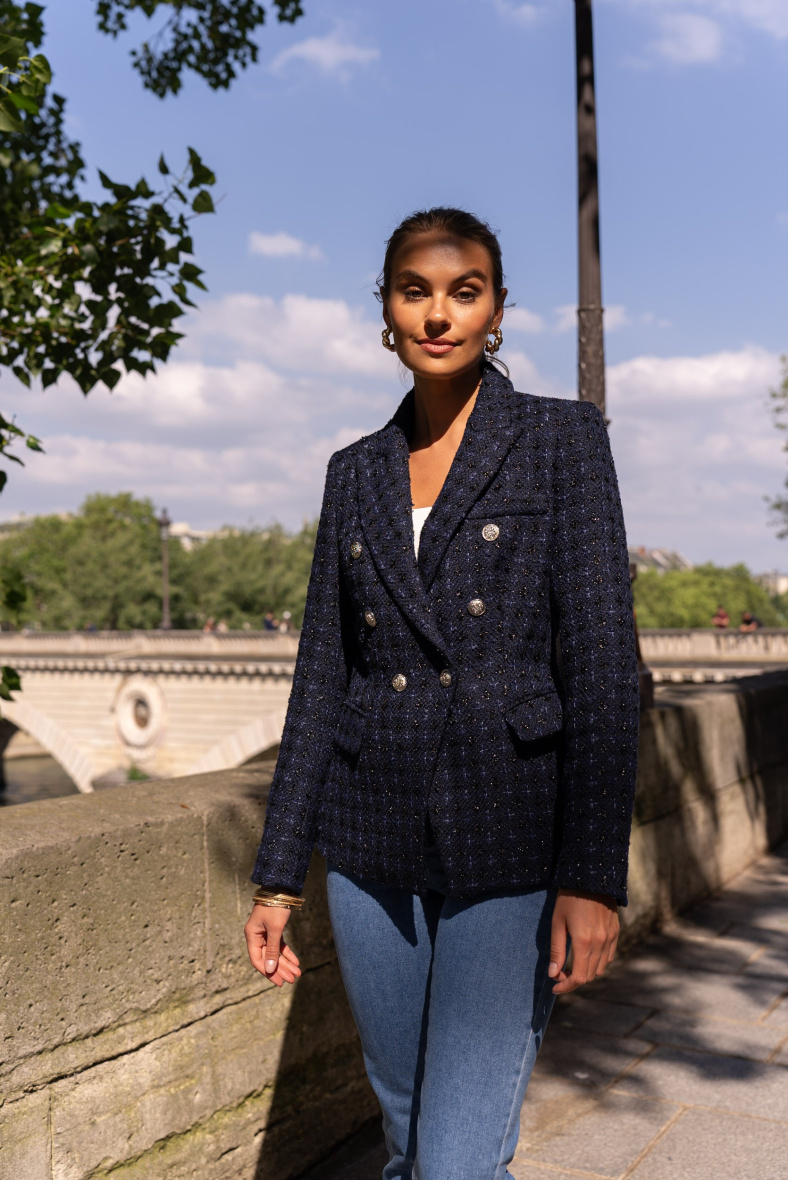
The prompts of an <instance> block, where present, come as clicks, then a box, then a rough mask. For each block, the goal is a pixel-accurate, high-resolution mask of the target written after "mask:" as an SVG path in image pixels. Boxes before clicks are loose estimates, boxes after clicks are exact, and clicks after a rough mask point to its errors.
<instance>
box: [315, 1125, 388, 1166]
mask: <svg viewBox="0 0 788 1180" xmlns="http://www.w3.org/2000/svg"><path fill="white" fill-rule="evenodd" d="M388 1158H389V1153H388V1152H387V1150H386V1144H385V1141H384V1139H383V1128H382V1126H381V1123H380V1119H379V1118H377V1119H375V1120H374V1122H371V1123H370V1124H369V1125H368V1126H366V1127H364V1129H363V1130H362V1131H360V1132H359V1133H358V1135H354V1136H353V1139H352V1140H351V1141H350V1143H345V1144H343V1145H342V1146H341V1147H340V1148H338V1149H337V1150H336V1151H332V1153H331V1155H330V1156H329V1157H328V1159H326V1160H323V1162H322V1163H320V1164H318V1166H317V1167H316V1168H311V1169H310V1170H309V1171H308V1172H307V1173H305V1174H304V1175H303V1176H302V1177H301V1180H372V1177H374V1176H379V1175H380V1174H381V1172H382V1171H383V1169H384V1168H385V1166H386V1164H387V1163H388Z"/></svg>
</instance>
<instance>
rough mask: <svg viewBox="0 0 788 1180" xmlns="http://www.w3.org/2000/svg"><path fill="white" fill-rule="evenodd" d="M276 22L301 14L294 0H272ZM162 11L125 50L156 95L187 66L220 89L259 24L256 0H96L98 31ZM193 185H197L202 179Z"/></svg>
mask: <svg viewBox="0 0 788 1180" xmlns="http://www.w3.org/2000/svg"><path fill="white" fill-rule="evenodd" d="M274 8H275V9H276V12H277V18H278V20H279V21H284V22H286V23H288V24H293V23H294V22H295V21H296V20H298V18H299V17H301V16H303V15H304V11H303V8H302V7H301V4H300V3H299V2H298V0H274ZM159 12H162V13H165V14H167V15H166V16H165V20H164V23H163V24H162V25H161V26H160V27H159V28H158V29H157V30H156V31H155V33H154V35H153V37H152V38H151V40H150V41H144V42H143V44H142V45H141V46H140V48H139V49H134V50H132V52H131V59H132V62H133V63H134V68H135V69H136V70H137V71H138V72H139V74H140V75H141V77H142V81H143V84H144V85H145V86H146V87H147V89H148V90H152V91H153V93H154V94H157V95H158V96H159V98H164V97H165V95H167V94H177V93H178V91H179V90H180V88H181V85H182V74H183V72H184V71H185V70H193V71H194V72H195V73H196V74H198V75H199V77H201V78H203V79H204V80H205V81H206V82H207V83H208V85H209V86H210V87H211V89H212V90H219V89H223V90H226V89H227V87H228V86H229V85H230V83H231V82H232V80H233V79H234V78H235V77H236V76H237V72H238V70H244V69H246V67H247V66H248V65H249V64H250V63H251V62H256V61H257V52H258V46H257V44H256V42H255V41H253V40H252V34H253V33H254V32H255V30H256V29H257V28H259V27H260V26H261V25H262V24H263V23H264V22H265V9H264V8H263V7H262V5H261V4H259V3H257V0H98V3H97V4H96V15H97V16H98V24H99V29H100V30H101V31H102V32H103V33H108V34H109V35H110V36H111V37H117V36H118V34H119V33H122V32H125V31H126V29H127V27H128V24H127V18H128V16H129V14H131V13H142V14H143V15H144V16H146V17H148V18H152V17H153V16H154V15H155V14H157V13H159ZM198 183H203V182H202V181H200V182H198Z"/></svg>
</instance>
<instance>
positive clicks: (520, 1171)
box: [365, 1156, 597, 1180]
mask: <svg viewBox="0 0 788 1180" xmlns="http://www.w3.org/2000/svg"><path fill="white" fill-rule="evenodd" d="M509 1171H510V1172H511V1174H512V1176H514V1180H578V1177H580V1180H584V1178H585V1177H587V1178H588V1180H597V1177H596V1176H594V1173H593V1172H556V1171H555V1170H554V1169H553V1168H549V1169H548V1168H543V1167H541V1165H539V1164H528V1163H520V1162H519V1161H518V1160H517V1157H516V1156H515V1158H514V1159H513V1160H512V1162H511V1164H510V1166H509ZM365 1180H366V1178H365Z"/></svg>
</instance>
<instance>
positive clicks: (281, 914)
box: [245, 209, 638, 1180]
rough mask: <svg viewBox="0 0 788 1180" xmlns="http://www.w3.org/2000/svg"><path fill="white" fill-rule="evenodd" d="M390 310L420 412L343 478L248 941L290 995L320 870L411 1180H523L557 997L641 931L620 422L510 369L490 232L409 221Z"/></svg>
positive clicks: (430, 218)
mask: <svg viewBox="0 0 788 1180" xmlns="http://www.w3.org/2000/svg"><path fill="white" fill-rule="evenodd" d="M380 296H381V299H382V304H383V318H384V321H385V325H386V326H385V329H384V331H383V344H384V346H385V347H386V348H389V349H391V350H392V351H396V352H397V354H398V356H399V358H400V360H401V361H402V363H403V364H404V365H405V366H406V368H408V369H410V370H411V372H412V373H413V379H414V387H413V389H412V390H411V392H410V393H408V394H407V396H406V397H405V399H404V401H403V402H402V404H401V405H400V407H399V409H398V410H397V412H396V414H395V415H394V417H393V419H392V420H391V422H389V423H388V425H386V426H385V427H384V428H383V429H382V430H380V431H378V432H377V433H375V434H372V435H369V436H368V437H366V438H363V439H361V440H360V441H359V442H357V443H354V444H353V445H352V446H350V447H347V448H346V449H345V450H343V451H340V452H338V453H337V454H336V455H334V456H333V458H332V459H331V461H330V463H329V468H328V476H327V480H326V491H325V498H324V501H323V508H322V513H321V517H320V526H319V529H318V536H317V543H316V547H315V556H314V563H313V566H312V576H311V580H310V586H309V594H308V598H307V605H306V613H305V617H304V626H303V631H302V636H301V644H300V649H299V655H298V661H297V663H296V670H295V677H294V680H293V689H292V694H291V697H290V705H289V709H288V714H287V722H286V725H285V731H284V736H283V738H282V746H281V751H280V754H279V761H278V763H277V768H276V774H275V776H274V780H273V784H272V787H271V793H270V800H269V805H268V813H267V817H266V823H265V831H264V834H263V839H262V843H261V846H260V852H259V855H258V858H257V863H256V865H255V869H254V872H253V874H252V880H253V881H254V882H256V883H257V884H258V886H259V887H260V888H259V889H258V892H257V895H256V896H257V904H255V906H254V907H253V910H252V914H251V916H250V918H249V921H248V923H247V925H246V931H245V933H246V938H247V944H248V947H249V954H250V957H251V960H252V963H253V964H254V966H255V967H256V968H257V969H258V970H259V971H261V972H262V973H263V974H265V975H266V976H267V977H268V978H269V979H271V980H272V981H273V982H274V983H275V984H277V985H278V986H281V985H282V984H283V983H284V982H290V983H292V982H293V980H294V979H295V978H296V977H297V976H298V974H299V969H298V960H297V958H296V956H295V955H294V953H293V952H292V950H291V949H290V948H289V947H286V946H283V943H282V932H283V930H284V926H285V923H286V921H287V918H288V916H289V909H288V908H287V907H297V906H298V905H299V904H300V898H299V896H298V895H299V894H300V891H301V888H302V885H303V882H304V877H305V875H306V871H307V867H308V864H309V859H310V854H311V851H312V847H313V845H315V844H316V845H317V847H318V848H319V849H320V850H321V851H322V852H323V854H324V855H325V857H326V860H327V862H328V896H329V907H330V912H331V921H332V926H333V929H334V935H335V940H336V945H337V951H338V954H339V962H340V966H341V969H342V975H343V978H344V981H345V986H346V988H347V992H348V996H349V999H350V1004H351V1007H352V1010H353V1015H354V1017H355V1020H356V1023H357V1025H358V1029H359V1033H360V1036H361V1042H362V1046H363V1049H364V1056H365V1062H366V1066H367V1071H368V1073H369V1078H370V1081H371V1083H372V1085H373V1087H374V1089H375V1091H376V1093H377V1096H378V1098H379V1100H380V1104H381V1107H382V1109H383V1120H384V1128H385V1133H386V1141H387V1145H388V1150H389V1153H390V1162H389V1164H388V1165H387V1167H386V1169H385V1171H384V1180H393V1178H394V1177H401V1178H406V1177H411V1176H412V1177H418V1180H466V1178H467V1180H493V1178H495V1180H499V1178H503V1177H506V1176H508V1175H509V1173H508V1172H507V1164H508V1163H509V1161H510V1160H511V1158H512V1156H513V1154H514V1150H515V1147H516V1144H517V1135H518V1127H519V1117H520V1107H521V1105H522V1100H523V1097H524V1094H525V1088H526V1085H527V1082H528V1078H529V1076H530V1073H531V1070H532V1068H533V1064H534V1061H535V1058H536V1053H537V1050H538V1047H539V1045H540V1043H541V1040H542V1036H543V1034H544V1030H545V1027H546V1025H547V1021H548V1018H549V1015H550V1009H551V1007H552V1003H553V997H554V996H555V995H557V994H562V993H565V992H569V991H572V990H573V989H574V988H576V987H579V986H580V985H581V984H583V983H587V982H588V981H589V980H591V979H593V978H595V977H596V976H597V975H600V974H602V972H603V971H604V970H605V968H606V966H607V965H608V963H609V962H610V960H611V959H612V957H613V954H614V952H615V947H616V939H617V934H618V917H617V911H616V904H617V903H619V904H622V905H623V904H626V870H627V849H628V842H629V828H630V821H631V811H632V800H633V794H634V786H635V774H636V754H637V729H638V687H637V666H636V657H635V639H634V629H633V621H632V602H631V597H630V588H629V573H628V561H627V547H626V541H625V535H624V525H623V520H622V516H621V507H620V502H619V496H618V489H617V484H616V476H615V472H614V469H613V463H612V459H611V455H610V447H609V445H608V439H607V431H606V429H605V424H604V421H603V419H602V416H601V414H600V413H599V411H598V410H597V409H596V408H595V407H594V406H592V405H590V404H586V403H578V402H571V401H563V400H558V399H553V398H542V397H538V398H537V397H530V396H527V395H523V394H519V393H515V392H514V390H513V387H512V384H511V382H510V381H509V380H508V379H507V378H506V377H505V376H503V375H502V374H501V372H499V370H498V369H497V368H495V367H494V366H493V365H492V364H490V363H489V362H488V361H487V359H486V355H485V354H487V355H492V354H494V353H495V352H496V351H497V349H498V347H499V346H500V343H501V339H502V336H501V328H500V325H501V321H502V318H503V314H504V300H505V298H506V289H505V288H504V286H503V273H502V269H501V252H500V247H499V245H498V241H497V239H496V238H495V236H494V234H493V233H492V231H491V230H490V229H489V227H488V226H486V225H484V224H483V223H481V222H480V221H478V220H477V219H476V218H475V217H473V216H471V215H470V214H468V213H464V212H462V211H459V210H455V209H432V210H430V211H428V212H424V213H417V214H414V215H413V216H411V217H409V218H407V219H406V220H405V221H404V222H403V223H402V224H401V225H400V226H399V227H398V229H397V230H396V231H395V232H394V234H393V235H392V237H391V239H390V240H389V242H388V246H387V250H386V256H385V262H384V267H383V273H382V276H381V280H380ZM490 337H492V339H490ZM570 938H571V942H572V949H573V956H572V963H571V967H570V966H569V965H568V964H567V962H566V955H567V949H568V941H569V939H570ZM551 983H552V987H551Z"/></svg>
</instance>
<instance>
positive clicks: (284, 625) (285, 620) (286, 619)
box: [279, 610, 293, 631]
mask: <svg viewBox="0 0 788 1180" xmlns="http://www.w3.org/2000/svg"><path fill="white" fill-rule="evenodd" d="M292 617H293V616H292V615H291V613H290V611H289V610H285V611H282V622H281V623H280V624H279V630H280V631H292V630H293V627H292V624H291V622H290V620H291V619H292Z"/></svg>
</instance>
